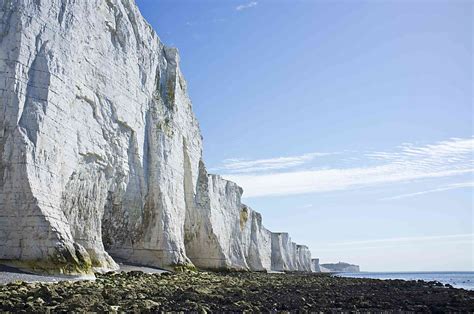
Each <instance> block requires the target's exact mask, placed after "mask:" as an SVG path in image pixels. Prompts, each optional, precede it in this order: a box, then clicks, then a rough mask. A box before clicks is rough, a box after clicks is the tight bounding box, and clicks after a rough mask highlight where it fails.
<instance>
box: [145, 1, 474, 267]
mask: <svg viewBox="0 0 474 314" xmlns="http://www.w3.org/2000/svg"><path fill="white" fill-rule="evenodd" d="M136 2H137V4H138V6H139V7H140V9H141V11H142V13H143V15H144V16H145V18H146V19H147V20H148V21H149V22H150V24H151V25H152V26H153V27H154V28H155V30H156V31H157V33H158V34H159V36H160V38H161V39H162V41H163V42H164V43H165V44H167V45H171V46H175V47H177V48H178V49H179V51H180V54H181V67H182V70H183V72H184V74H185V76H186V79H187V81H188V89H189V94H190V96H191V99H192V101H193V106H194V110H195V112H196V115H197V117H198V119H199V121H200V125H201V129H202V133H203V136H204V158H205V160H206V163H207V165H208V168H209V169H210V170H211V171H212V172H214V173H218V174H221V175H223V176H224V177H227V178H229V179H232V180H234V181H236V182H237V183H239V184H240V185H242V186H243V188H244V190H245V192H244V196H245V198H244V201H245V202H246V203H247V204H248V205H250V206H251V207H253V208H254V209H256V210H258V211H260V212H262V213H263V215H264V224H265V225H266V226H267V227H268V228H269V229H271V230H273V231H289V232H290V234H291V236H292V238H293V240H295V241H296V242H299V243H304V244H307V245H309V246H310V248H311V251H312V254H313V256H314V257H320V258H321V260H322V262H337V261H347V262H353V263H356V264H360V265H361V268H362V269H363V270H368V271H420V270H421V271H430V270H474V250H473V247H474V240H473V232H474V231H473V225H474V218H473V194H472V188H473V168H474V167H473V151H474V140H473V137H472V136H473V107H472V99H473V78H472V73H473V60H472V56H473V48H472V41H473V25H472V21H473V4H472V2H471V1H467V0H466V1H461V0H449V1H448V0H446V1H436V0H433V1H403V0H399V1H389V0H386V1H375V0H372V1H349V0H348V1H329V0H325V1H318V0H291V1H290V0H262V1H257V0H255V1H252V0H250V1H232V0H219V1H218V0H215V1H206V0H200V1H198V0H187V1H185V0H181V1H176V0H173V1H171V0H136Z"/></svg>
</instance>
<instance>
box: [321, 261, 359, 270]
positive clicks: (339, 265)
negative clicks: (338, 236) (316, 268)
mask: <svg viewBox="0 0 474 314" xmlns="http://www.w3.org/2000/svg"><path fill="white" fill-rule="evenodd" d="M320 268H321V271H322V272H342V273H358V272H360V268H359V265H353V264H348V263H344V262H339V263H335V264H321V265H320Z"/></svg>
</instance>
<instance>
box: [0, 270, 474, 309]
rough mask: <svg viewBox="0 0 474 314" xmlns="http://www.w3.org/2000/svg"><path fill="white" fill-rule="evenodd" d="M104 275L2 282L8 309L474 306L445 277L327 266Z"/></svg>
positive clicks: (471, 296)
mask: <svg viewBox="0 0 474 314" xmlns="http://www.w3.org/2000/svg"><path fill="white" fill-rule="evenodd" d="M96 276H97V279H96V280H95V281H62V282H57V283H38V282H37V283H26V282H21V281H17V282H13V283H9V284H6V285H2V286H0V310H1V311H12V312H21V311H23V312H29V313H31V312H67V311H99V312H102V311H105V312H114V311H118V312H120V311H127V312H128V311H140V312H155V311H199V312H216V311H231V312H242V311H297V310H298V311H300V310H303V311H331V312H336V311H337V312H339V311H364V312H365V311H411V312H449V311H457V312H472V311H474V291H468V290H463V289H455V288H453V287H451V286H449V285H443V284H441V283H438V282H424V281H403V280H391V281H387V280H376V279H361V278H340V277H334V276H332V275H331V274H322V273H262V272H222V273H216V272H190V271H186V272H177V273H162V274H147V273H144V272H141V271H131V272H122V273H117V272H109V273H106V274H97V275H96Z"/></svg>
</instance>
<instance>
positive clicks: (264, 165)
mask: <svg viewBox="0 0 474 314" xmlns="http://www.w3.org/2000/svg"><path fill="white" fill-rule="evenodd" d="M333 154H335V153H310V154H304V155H300V156H290V157H277V158H268V159H253V160H248V159H226V160H224V162H223V164H222V165H221V166H219V167H216V168H213V169H211V171H224V172H226V173H249V172H262V171H269V170H282V169H288V168H293V167H296V166H300V165H303V164H305V163H307V162H309V161H312V160H314V159H315V158H317V157H322V156H328V155H333Z"/></svg>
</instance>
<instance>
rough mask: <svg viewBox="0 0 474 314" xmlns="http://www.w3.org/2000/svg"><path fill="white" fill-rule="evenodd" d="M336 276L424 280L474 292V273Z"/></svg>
mask: <svg viewBox="0 0 474 314" xmlns="http://www.w3.org/2000/svg"><path fill="white" fill-rule="evenodd" d="M335 276H341V277H350V278H373V279H402V280H424V281H439V282H441V283H443V284H450V285H451V286H453V287H454V288H461V289H466V290H474V272H472V271H462V272H461V271H459V272H399V273H371V272H360V273H338V274H336V275H335Z"/></svg>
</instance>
